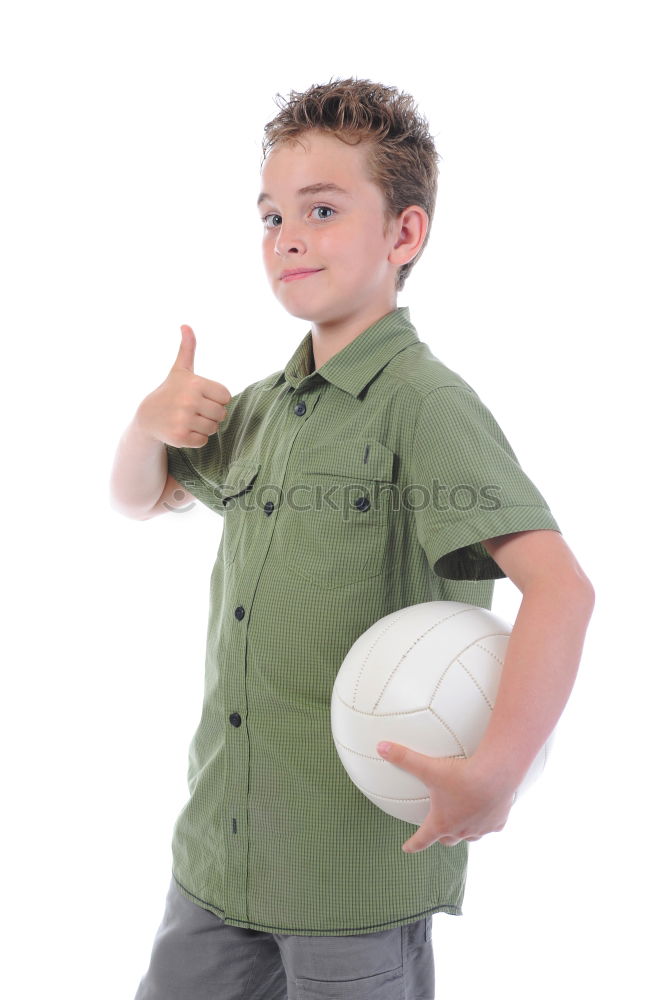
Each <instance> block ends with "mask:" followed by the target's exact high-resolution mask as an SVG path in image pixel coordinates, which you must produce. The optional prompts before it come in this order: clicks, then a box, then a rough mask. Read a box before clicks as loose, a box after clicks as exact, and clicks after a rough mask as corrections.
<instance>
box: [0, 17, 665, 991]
mask: <svg viewBox="0 0 665 1000" xmlns="http://www.w3.org/2000/svg"><path fill="white" fill-rule="evenodd" d="M659 6H660V5H659V4H656V3H646V2H637V0H632V2H631V3H616V2H603V3H601V2H596V3H594V2H589V0H574V2H571V0H559V2H557V3H534V2H533V0H525V2H514V0H511V2H503V3H494V2H483V3H480V2H468V3H463V4H462V3H456V4H447V3H441V4H438V5H436V6H431V7H430V5H429V4H425V3H424V2H422V0H412V2H410V3H408V4H403V3H392V2H384V3H382V4H379V5H374V4H372V5H361V4H358V3H357V2H354V3H346V2H345V0H338V2H336V3H335V4H316V5H312V6H310V5H306V6H304V5H303V6H301V5H299V4H290V5H285V4H277V3H275V4H270V5H264V6H261V5H257V4H245V5H240V7H241V9H240V10H237V9H231V11H228V10H225V8H224V5H223V4H222V3H212V2H207V3H204V2H196V0H194V2H192V0H189V2H188V3H184V2H183V3H174V2H164V0H162V2H159V3H157V2H150V3H149V2H141V0H132V2H131V3H128V2H119V0H115V2H113V3H110V2H109V3H95V2H85V3H84V2H80V3H74V2H67V0H61V2H60V3H57V4H51V3H30V2H23V3H22V4H20V5H18V4H15V5H13V6H12V7H11V8H10V7H9V5H7V7H6V8H5V9H4V13H3V14H2V18H1V21H0V38H1V41H0V83H1V85H2V94H3V100H2V107H1V110H0V115H1V133H0V134H1V137H2V144H3V154H2V160H1V167H0V169H1V170H2V184H1V188H0V197H1V198H2V203H1V206H0V211H1V222H0V230H1V236H0V239H1V240H2V247H1V253H2V260H1V266H2V271H1V273H2V284H3V295H2V330H3V346H2V358H3V378H2V383H3V392H2V430H3V434H4V441H5V444H4V448H3V454H4V461H3V466H4V468H3V477H4V482H3V487H2V499H3V511H4V512H3V518H2V528H3V538H2V552H3V569H4V573H3V578H4V580H3V582H4V591H5V593H4V599H3V605H4V610H5V619H6V620H5V628H4V635H5V647H6V655H5V656H4V657H3V659H4V669H3V679H4V686H5V691H4V695H3V698H2V706H3V707H2V716H3V724H2V740H3V752H2V761H3V765H4V773H3V791H4V796H3V799H4V801H3V807H2V808H3V815H4V821H3V823H2V837H3V845H2V859H3V873H2V875H3V903H4V905H3V907H2V910H3V913H4V917H3V919H5V920H6V921H7V923H8V927H7V929H6V931H5V932H3V942H4V944H5V948H3V950H4V951H5V957H4V959H3V980H4V981H5V983H7V982H9V981H12V980H13V985H12V987H11V989H10V991H9V993H8V996H9V995H11V997H12V1000H18V998H22V997H30V998H33V997H47V996H53V995H55V994H56V993H57V994H58V995H63V996H67V997H68V998H69V1000H78V998H81V1000H83V998H85V1000H91V998H94V1000H107V998H108V1000H120V998H127V1000H131V998H133V996H134V992H135V990H136V987H137V984H138V980H139V978H140V976H141V975H142V974H143V972H144V971H145V968H146V966H147V962H148V959H149V954H150V949H151V947H152V942H153V938H154V934H155V931H156V928H157V925H158V923H159V920H160V919H161V916H162V912H163V906H164V898H165V895H166V889H167V886H168V880H169V877H170V864H171V853H170V843H171V832H172V826H173V823H174V820H175V817H176V815H177V813H178V811H179V810H180V808H181V807H182V805H183V804H184V802H185V800H186V796H187V785H186V766H187V759H186V758H187V748H188V745H189V740H190V738H191V736H192V734H193V731H194V729H195V727H196V724H197V722H198V719H199V713H200V702H201V697H202V690H203V657H204V646H205V629H206V623H207V601H208V581H209V574H210V570H211V567H212V562H213V558H214V554H215V551H216V546H217V543H218V540H219V534H220V532H221V521H220V519H219V518H218V516H217V515H216V514H214V513H213V512H211V511H209V510H208V509H206V508H205V507H203V506H202V505H200V504H196V506H195V507H194V508H193V509H192V510H191V511H190V512H189V513H187V514H183V515H181V516H175V515H165V516H162V517H159V518H156V519H154V520H151V521H147V522H139V521H133V520H130V519H128V518H124V517H122V516H121V515H119V514H118V513H116V512H115V511H114V510H113V509H112V508H111V507H110V504H109V498H108V480H109V475H110V469H111V464H112V460H113V456H114V453H115V448H116V446H117V443H118V440H119V438H120V435H121V433H122V431H123V430H124V428H125V427H126V426H127V424H128V423H129V422H130V420H131V418H132V416H133V414H134V412H135V410H136V407H137V406H138V404H139V403H140V401H141V400H142V399H143V398H144V396H146V395H147V394H148V393H149V392H150V391H152V389H154V388H155V387H156V386H157V385H158V384H159V383H160V382H161V381H162V380H163V379H164V378H165V376H166V374H167V372H168V370H169V368H170V366H171V364H172V363H173V361H174V359H175V356H176V353H177V350H178V346H179V343H180V331H179V327H180V324H182V323H188V324H190V325H191V326H192V327H193V329H194V331H195V333H196V335H197V338H198V348H197V354H196V369H195V370H196V371H197V372H198V373H199V374H203V375H205V376H207V377H209V378H212V379H215V380H217V381H221V382H223V383H224V384H225V385H226V386H227V387H228V388H229V390H230V391H231V392H232V393H236V392H238V391H240V390H241V389H242V388H244V387H245V386H246V385H248V384H249V383H250V382H252V381H255V380H257V379H259V378H261V377H263V376H264V375H267V374H269V373H270V372H272V371H275V370H277V369H278V368H280V367H282V366H283V364H284V363H285V362H286V360H287V359H288V358H289V357H290V355H291V353H292V352H293V350H294V349H295V347H296V345H297V343H298V342H299V341H300V339H301V338H302V337H303V336H304V334H305V333H306V332H307V329H308V324H307V323H305V322H304V321H302V320H297V319H294V318H293V317H291V316H289V315H288V314H287V313H286V312H285V311H284V310H283V309H282V308H281V306H279V304H278V303H277V302H276V301H275V300H274V298H273V297H272V294H271V292H270V289H269V287H268V284H267V281H266V278H265V274H264V272H263V266H262V263H261V257H260V240H261V226H260V223H259V221H258V213H257V212H256V209H255V204H254V203H255V199H256V195H257V193H258V190H259V168H260V159H261V151H260V142H261V135H262V131H263V126H264V124H265V123H266V122H267V121H268V120H269V119H271V118H272V117H273V116H274V115H275V114H276V113H277V110H278V108H277V105H276V103H275V101H274V96H275V95H276V94H277V93H282V94H283V95H287V94H288V92H289V91H290V90H291V89H294V90H304V89H306V88H307V87H308V86H310V85H311V84H312V83H325V82H328V81H329V80H330V79H331V78H338V77H342V78H343V77H348V76H355V77H359V78H360V77H364V78H369V79H374V80H378V81H380V82H383V83H386V84H391V85H395V86H397V87H398V88H399V89H401V90H405V91H407V92H409V93H411V94H413V96H414V97H415V98H416V100H417V102H418V104H419V106H420V109H421V111H422V113H423V114H424V115H425V116H426V117H427V118H428V120H429V122H430V126H431V129H432V132H433V134H434V136H435V139H436V142H437V148H438V149H439V152H440V153H441V155H442V162H441V175H440V194H439V200H438V204H437V209H436V215H435V217H434V220H433V228H432V235H431V239H430V242H429V245H428V247H427V249H426V251H425V253H424V256H423V258H422V260H421V261H420V262H419V263H418V264H417V266H416V268H415V270H414V272H413V274H412V276H411V277H410V278H409V279H408V281H407V284H406V287H405V290H404V292H403V293H401V294H400V296H399V297H398V302H397V304H398V305H406V306H409V308H410V310H411V318H412V320H413V322H414V323H415V325H416V328H417V330H418V333H419V336H420V338H421V340H423V341H425V342H426V343H427V344H428V345H429V346H430V348H431V349H432V351H433V352H434V353H435V354H436V355H437V357H439V358H440V359H441V360H442V361H443V362H444V363H445V364H447V365H448V366H449V367H451V368H453V369H454V370H456V371H458V372H459V373H460V374H461V375H462V376H463V377H464V378H465V379H466V380H467V381H468V382H469V383H470V384H471V385H472V386H473V387H474V388H475V389H476V391H477V392H478V393H479V395H480V396H481V398H482V399H483V400H484V402H485V403H486V404H487V405H488V406H489V407H490V409H491V410H492V412H493V413H494V415H495V417H496V419H497V420H498V422H499V423H500V425H501V426H502V428H503V430H504V431H505V433H506V435H507V437H508V439H509V440H510V442H511V444H512V446H513V448H514V450H515V451H516V453H517V455H518V458H519V459H520V462H521V464H522V465H523V467H524V469H525V471H526V472H527V474H528V475H529V476H530V477H531V478H532V479H533V480H534V482H535V483H536V484H537V485H538V487H539V489H540V490H541V492H542V493H543V495H544V496H545V497H546V499H547V501H548V504H549V506H550V508H551V509H552V511H553V513H554V515H555V517H556V518H557V521H558V522H559V524H560V526H561V528H562V531H563V534H564V537H565V538H566V540H567V541H568V543H569V545H570V546H571V548H572V549H573V551H574V552H575V554H576V556H577V558H578V560H579V562H580V564H581V565H582V567H583V568H584V570H585V571H586V572H587V574H588V575H589V577H590V578H591V580H592V582H593V584H594V586H595V589H596V610H595V614H594V617H593V619H592V623H591V626H590V628H589V632H588V636H587V642H586V646H585V650H584V656H583V661H582V666H581V669H580V674H579V677H578V681H577V685H576V687H575V689H574V692H573V695H572V697H571V700H570V702H569V704H568V707H567V709H566V712H565V713H564V716H563V717H562V719H561V722H560V725H559V729H558V738H557V743H556V746H555V750H556V752H555V755H554V757H553V758H552V760H551V762H550V764H549V767H548V771H547V772H546V775H545V776H544V777H543V779H542V780H541V783H540V784H539V785H538V786H537V787H535V788H534V789H532V790H531V791H530V792H529V793H528V796H526V797H525V798H524V799H523V800H522V801H521V802H520V803H518V805H516V806H515V809H514V810H513V812H512V814H511V817H510V819H509V822H508V824H507V826H506V828H505V829H504V831H503V832H502V833H501V834H498V835H497V834H494V835H490V836H487V837H485V838H484V839H483V840H481V841H479V842H478V843H476V844H473V845H471V857H470V867H469V879H468V885H467V893H466V899H465V903H464V911H465V913H464V916H463V917H462V918H454V917H449V916H446V915H444V914H437V915H436V916H435V918H434V940H435V946H436V968H437V997H440V998H444V997H453V996H456V997H480V996H485V995H493V996H498V997H510V998H511V1000H527V998H529V1000H531V998H532V997H538V998H540V1000H549V998H559V997H560V996H562V995H566V996H569V997H572V998H578V997H579V998H582V997H584V998H586V997H601V996H602V997H615V996H617V997H618V996H633V997H640V998H650V997H654V996H657V995H659V994H660V990H661V989H662V971H661V970H662V962H661V961H660V959H658V957H657V949H659V947H660V945H661V944H662V930H663V928H662V924H660V921H661V919H662V918H661V913H662V905H661V897H662V892H663V868H662V850H663V845H662V825H661V822H660V813H661V810H662V789H663V781H662V765H663V751H662V696H663V684H662V673H663V665H664V660H663V643H662V640H661V638H660V634H659V632H658V629H659V627H660V625H659V623H660V622H661V621H662V612H659V611H658V607H659V606H661V601H660V590H661V581H662V567H661V558H662V555H661V550H662V543H661V524H662V521H661V516H662V509H663V497H664V494H663V489H662V480H661V478H660V476H661V463H662V444H661V438H662V424H661V423H660V407H659V405H658V404H659V400H660V393H657V387H658V390H659V389H660V384H659V383H660V377H659V375H660V371H659V369H660V365H661V364H662V358H661V355H660V354H659V353H658V352H659V349H660V346H661V345H660V341H661V340H662V335H663V330H664V325H663V319H664V316H663V294H662V293H663V263H664V261H663V230H664V225H665V212H664V205H663V183H662V181H663V177H665V157H664V155H663V128H662V111H663V103H662V93H663V86H664V83H665V81H664V80H663V71H662V66H663V63H662V51H663V42H664V38H663V32H662V30H661V28H660V25H659V23H658V14H659V13H662V11H659ZM433 11H436V12H437V13H436V21H433V20H432V18H433V13H432V12H433ZM518 606H519V592H518V591H517V590H516V588H515V587H514V585H513V584H512V583H511V582H510V581H509V580H503V581H500V582H497V584H496V590H495V603H494V609H495V610H496V611H497V612H499V613H500V614H504V615H506V616H509V617H510V618H511V620H512V619H514V616H515V614H516V612H517V608H518ZM659 924H660V925H659Z"/></svg>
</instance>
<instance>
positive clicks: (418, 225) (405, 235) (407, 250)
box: [388, 205, 429, 267]
mask: <svg viewBox="0 0 665 1000" xmlns="http://www.w3.org/2000/svg"><path fill="white" fill-rule="evenodd" d="M392 228H393V231H394V232H395V238H394V242H393V248H392V250H391V251H390V254H389V257H388V259H389V260H390V261H391V262H392V263H393V264H396V265H397V267H402V265H404V264H408V263H409V261H411V260H413V258H414V257H415V256H416V255H417V253H418V251H419V250H420V248H421V247H422V245H423V243H424V242H425V237H426V236H427V230H428V229H429V216H428V215H427V212H426V211H425V209H424V208H421V207H420V205H409V207H408V208H405V209H404V211H403V212H400V214H399V216H398V217H397V218H396V219H395V220H394V223H393V227H392Z"/></svg>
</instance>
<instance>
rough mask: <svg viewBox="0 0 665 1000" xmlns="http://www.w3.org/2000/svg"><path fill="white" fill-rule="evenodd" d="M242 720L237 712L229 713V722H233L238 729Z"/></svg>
mask: <svg viewBox="0 0 665 1000" xmlns="http://www.w3.org/2000/svg"><path fill="white" fill-rule="evenodd" d="M241 721H242V720H241V718H240V716H239V715H238V713H237V712H232V713H231V715H229V722H230V723H231V725H232V726H235V727H236V729H237V728H238V726H239V725H240V723H241Z"/></svg>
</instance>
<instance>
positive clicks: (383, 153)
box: [261, 78, 440, 292]
mask: <svg viewBox="0 0 665 1000" xmlns="http://www.w3.org/2000/svg"><path fill="white" fill-rule="evenodd" d="M280 100H281V102H282V103H281V104H280ZM275 103H276V104H277V105H278V107H280V111H279V114H277V115H275V117H274V118H273V119H272V121H269V122H267V123H266V125H265V126H264V134H263V139H262V143H261V147H262V150H263V161H262V163H261V165H262V166H263V163H264V162H265V159H266V157H267V156H268V154H269V153H270V152H271V150H272V149H273V148H274V147H275V146H277V145H278V144H279V143H283V142H292V141H293V140H295V139H297V137H298V136H300V135H302V134H303V132H307V131H309V130H313V129H319V130H321V131H324V132H331V133H332V134H333V135H335V136H337V138H338V139H341V141H342V142H346V143H347V144H349V145H357V144H358V143H359V142H362V141H366V142H367V144H368V155H367V160H366V164H367V169H368V174H369V178H370V180H371V181H373V182H374V183H375V184H376V185H377V187H379V189H380V190H381V191H382V192H383V195H384V201H385V210H384V236H385V235H386V233H387V231H388V226H389V224H390V222H391V220H393V219H395V218H396V217H397V216H398V215H400V213H401V212H403V211H404V209H405V208H408V207H409V205H419V206H420V207H421V208H423V209H424V210H425V211H426V212H427V216H428V219H429V225H428V227H427V233H426V234H425V239H424V241H423V244H422V246H421V248H420V250H419V251H418V253H417V254H416V256H415V257H414V258H413V260H410V261H409V262H408V264H403V265H402V267H400V269H399V271H398V272H397V275H396V278H395V291H396V292H399V291H401V290H402V289H403V288H404V282H405V281H406V279H407V278H408V276H409V274H410V272H411V269H412V268H413V266H414V265H415V263H416V262H417V261H418V260H419V259H420V256H421V255H422V253H423V250H424V249H425V247H426V245H427V241H428V239H429V234H430V230H431V226H432V218H433V216H434V207H435V205H436V193H437V182H438V174H439V167H438V161H439V159H440V157H439V154H438V153H437V151H436V147H435V145H434V140H433V138H432V136H431V135H430V132H429V124H428V122H427V120H426V119H425V118H424V117H423V116H422V115H421V114H420V113H419V112H418V110H417V107H416V104H415V101H414V99H413V97H411V96H410V95H409V94H406V93H404V92H400V91H398V90H397V88H396V87H386V86H384V85H383V84H381V83H372V82H371V81H370V80H358V79H354V78H349V79H347V80H339V79H338V80H331V81H330V82H329V83H324V84H314V85H313V86H311V87H310V88H309V89H308V90H306V91H303V92H302V93H299V92H297V91H295V90H292V91H291V92H290V93H289V97H288V101H287V99H286V98H284V97H283V96H282V95H281V94H277V95H276V97H275Z"/></svg>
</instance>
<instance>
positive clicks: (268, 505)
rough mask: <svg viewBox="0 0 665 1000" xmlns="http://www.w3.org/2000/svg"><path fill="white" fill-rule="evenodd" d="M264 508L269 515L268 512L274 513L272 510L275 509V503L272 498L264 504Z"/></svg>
mask: <svg viewBox="0 0 665 1000" xmlns="http://www.w3.org/2000/svg"><path fill="white" fill-rule="evenodd" d="M263 509H264V511H265V512H266V515H267V514H272V512H273V511H274V509H275V505H274V503H273V502H272V500H268V502H267V503H266V504H264V505H263Z"/></svg>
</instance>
